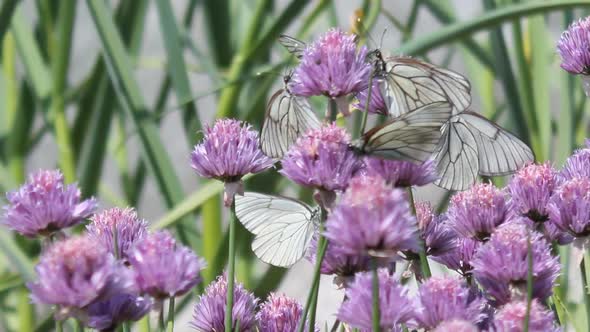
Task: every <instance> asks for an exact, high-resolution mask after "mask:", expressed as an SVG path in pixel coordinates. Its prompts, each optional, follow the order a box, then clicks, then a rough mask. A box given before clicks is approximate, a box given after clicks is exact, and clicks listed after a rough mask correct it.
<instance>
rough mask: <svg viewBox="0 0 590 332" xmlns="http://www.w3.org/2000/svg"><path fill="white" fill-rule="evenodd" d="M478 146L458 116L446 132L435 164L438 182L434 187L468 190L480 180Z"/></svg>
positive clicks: (446, 128) (438, 149) (451, 121)
mask: <svg viewBox="0 0 590 332" xmlns="http://www.w3.org/2000/svg"><path fill="white" fill-rule="evenodd" d="M477 151H478V147H477V142H476V140H475V137H474V136H473V134H472V133H471V130H470V129H469V128H468V127H467V125H466V124H465V123H464V122H463V121H462V120H461V118H459V117H458V116H455V117H453V118H452V119H451V120H449V122H448V123H447V124H445V126H444V128H443V133H442V138H441V140H440V143H439V145H438V147H437V148H436V152H435V153H434V160H435V162H436V170H437V173H438V176H439V178H438V180H436V181H435V182H434V183H435V184H436V185H437V186H439V187H442V188H445V189H447V190H465V189H467V188H469V187H471V186H472V185H473V184H474V183H475V180H476V179H477V173H478V169H479V160H478V158H477Z"/></svg>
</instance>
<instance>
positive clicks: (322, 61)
mask: <svg viewBox="0 0 590 332" xmlns="http://www.w3.org/2000/svg"><path fill="white" fill-rule="evenodd" d="M356 38H357V37H356V36H355V35H352V34H348V33H345V32H343V31H341V30H339V29H330V30H328V32H326V33H325V34H324V35H322V36H321V37H320V38H318V39H317V40H316V41H314V42H313V43H311V44H310V45H309V46H307V48H306V49H305V51H304V52H303V57H302V58H301V62H300V64H299V66H298V67H297V68H296V69H295V71H294V72H293V77H292V79H291V82H290V86H289V87H290V89H291V92H292V93H293V94H296V95H301V96H308V97H309V96H317V95H324V96H328V97H330V98H338V97H342V96H345V95H348V94H350V93H357V92H360V91H362V90H364V89H366V88H367V85H368V84H369V83H368V80H369V75H370V74H371V70H372V66H371V64H370V63H368V62H367V61H366V57H367V48H366V47H365V46H361V47H360V48H358V46H357V44H356Z"/></svg>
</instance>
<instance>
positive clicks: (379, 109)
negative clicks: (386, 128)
mask: <svg viewBox="0 0 590 332" xmlns="http://www.w3.org/2000/svg"><path fill="white" fill-rule="evenodd" d="M371 85H372V87H371V100H370V102H369V105H367V98H368V97H369V88H367V89H365V90H363V91H361V92H359V93H358V94H357V95H356V98H357V103H355V104H354V105H353V106H354V107H355V108H356V109H358V110H361V111H364V110H365V109H366V110H367V112H369V113H372V114H381V115H388V114H389V111H388V106H387V105H386V103H385V100H384V99H383V96H382V95H381V89H380V85H381V84H380V83H379V81H378V80H377V79H375V78H373V83H372V84H371ZM367 107H368V108H367Z"/></svg>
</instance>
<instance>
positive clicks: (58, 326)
mask: <svg viewBox="0 0 590 332" xmlns="http://www.w3.org/2000/svg"><path fill="white" fill-rule="evenodd" d="M63 330H64V322H63V320H56V321H55V332H63Z"/></svg>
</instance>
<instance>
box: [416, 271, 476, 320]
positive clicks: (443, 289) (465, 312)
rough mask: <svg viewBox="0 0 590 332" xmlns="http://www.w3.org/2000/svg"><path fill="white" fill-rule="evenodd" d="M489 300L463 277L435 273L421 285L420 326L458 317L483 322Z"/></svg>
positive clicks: (419, 293)
mask: <svg viewBox="0 0 590 332" xmlns="http://www.w3.org/2000/svg"><path fill="white" fill-rule="evenodd" d="M485 306H486V301H485V300H484V299H483V298H482V297H481V296H480V295H479V294H477V292H476V291H475V290H473V289H471V288H469V287H468V286H467V284H466V282H465V281H464V280H462V279H459V278H437V277H432V278H430V279H428V280H427V281H425V282H424V283H423V284H421V285H420V287H419V290H418V301H417V308H416V315H415V319H416V327H418V328H423V329H425V330H426V331H429V330H431V329H434V328H436V327H437V326H439V325H440V324H442V323H443V322H449V321H454V320H462V321H467V322H470V323H472V324H479V323H481V322H482V321H483V320H484V319H485V318H486V315H485V313H484V309H485Z"/></svg>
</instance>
